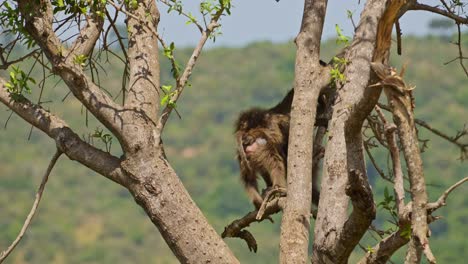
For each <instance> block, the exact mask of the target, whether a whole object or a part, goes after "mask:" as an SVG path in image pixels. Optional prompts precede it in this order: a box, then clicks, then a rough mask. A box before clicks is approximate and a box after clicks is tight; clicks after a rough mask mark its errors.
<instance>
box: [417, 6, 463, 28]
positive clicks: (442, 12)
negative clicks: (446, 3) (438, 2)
mask: <svg viewBox="0 0 468 264" xmlns="http://www.w3.org/2000/svg"><path fill="white" fill-rule="evenodd" d="M408 10H423V11H429V12H432V13H435V14H439V15H442V16H445V17H448V18H450V19H453V20H455V21H456V22H457V23H461V24H468V18H465V17H461V16H457V15H456V14H454V13H453V12H452V11H445V10H441V9H439V8H437V7H435V6H429V5H425V4H420V3H418V2H415V3H414V4H412V5H411V6H410V7H409V8H408Z"/></svg>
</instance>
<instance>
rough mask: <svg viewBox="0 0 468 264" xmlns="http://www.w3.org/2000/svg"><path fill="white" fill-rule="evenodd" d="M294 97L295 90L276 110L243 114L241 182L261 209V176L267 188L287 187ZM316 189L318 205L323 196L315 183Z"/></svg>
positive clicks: (240, 125) (239, 147)
mask: <svg viewBox="0 0 468 264" xmlns="http://www.w3.org/2000/svg"><path fill="white" fill-rule="evenodd" d="M293 96H294V90H293V89H291V91H289V93H288V94H287V95H286V97H285V98H284V99H283V100H282V101H281V102H280V103H279V104H278V105H276V106H275V107H273V108H270V109H260V108H252V109H250V110H248V111H245V112H242V113H241V114H240V116H239V119H238V120H237V122H236V132H235V136H236V139H237V159H238V161H239V166H240V173H241V180H242V182H243V183H244V185H245V188H246V191H247V194H248V196H249V198H250V200H251V201H252V202H253V204H254V205H255V207H256V208H257V209H258V208H259V207H260V206H261V204H262V202H263V198H262V196H261V195H260V193H259V191H258V184H257V174H259V175H261V176H262V178H263V180H264V181H265V184H266V187H267V188H271V187H273V188H274V187H282V188H286V186H287V184H286V169H287V168H286V161H287V155H288V139H289V119H290V112H291V104H292V99H293ZM322 108H323V107H322ZM317 111H319V109H317ZM317 114H319V113H317ZM313 187H314V190H313V192H312V201H313V203H314V204H315V205H317V204H318V200H319V194H320V193H319V188H318V186H317V181H316V180H315V179H314V184H313Z"/></svg>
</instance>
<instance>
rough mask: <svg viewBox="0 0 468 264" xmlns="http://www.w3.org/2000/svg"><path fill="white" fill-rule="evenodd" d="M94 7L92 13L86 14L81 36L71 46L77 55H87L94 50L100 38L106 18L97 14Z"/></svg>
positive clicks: (71, 50)
mask: <svg viewBox="0 0 468 264" xmlns="http://www.w3.org/2000/svg"><path fill="white" fill-rule="evenodd" d="M96 11H97V10H95V8H94V7H92V8H91V9H90V14H87V15H85V17H86V25H85V26H84V28H82V29H81V30H80V34H79V36H78V37H77V38H76V40H75V41H74V42H73V44H72V45H71V48H70V52H71V53H73V54H74V55H75V56H76V55H85V56H89V54H90V53H91V52H92V51H93V49H94V46H95V45H96V41H97V40H98V39H99V35H100V34H101V30H102V27H103V25H104V19H103V18H102V17H101V16H99V15H98V14H96Z"/></svg>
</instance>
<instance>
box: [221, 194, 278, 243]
mask: <svg viewBox="0 0 468 264" xmlns="http://www.w3.org/2000/svg"><path fill="white" fill-rule="evenodd" d="M285 200H286V199H285V198H284V197H280V198H277V199H273V200H271V201H269V202H267V203H266V205H265V210H264V213H263V214H262V217H261V219H257V215H258V214H259V211H258V210H255V211H252V212H250V213H248V214H246V215H245V216H244V217H242V218H241V219H237V220H234V221H233V222H232V223H231V224H229V225H227V226H226V227H225V228H224V231H223V233H222V234H221V237H222V238H226V237H239V238H241V239H244V240H245V242H246V243H247V246H248V247H249V250H250V251H254V252H257V242H256V241H255V238H254V236H253V235H252V234H251V233H250V232H249V231H247V230H245V229H244V228H246V227H248V226H249V225H250V224H251V223H253V222H261V221H263V220H265V219H269V216H270V215H273V214H276V213H278V212H279V211H281V208H282V207H283V206H284V202H285Z"/></svg>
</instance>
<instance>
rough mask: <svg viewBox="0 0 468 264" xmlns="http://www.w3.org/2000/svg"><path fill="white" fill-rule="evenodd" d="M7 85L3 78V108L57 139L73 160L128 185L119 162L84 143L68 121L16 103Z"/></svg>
mask: <svg viewBox="0 0 468 264" xmlns="http://www.w3.org/2000/svg"><path fill="white" fill-rule="evenodd" d="M5 83H6V82H5V81H4V80H3V79H2V78H0V101H1V102H2V103H3V104H5V105H6V106H7V107H8V108H10V109H11V110H12V111H14V112H15V113H16V114H18V115H19V116H21V118H23V119H24V120H25V121H27V122H28V123H30V124H31V125H33V126H34V127H36V128H38V129H40V130H42V131H43V132H44V133H46V134H47V135H48V136H49V137H51V138H52V139H54V140H55V142H56V144H57V147H58V148H59V149H60V150H61V151H62V152H63V153H65V154H66V155H67V156H68V157H69V158H70V159H71V160H76V161H78V162H80V163H81V164H83V165H85V166H86V167H88V168H90V169H92V170H93V171H96V172H97V173H99V174H101V175H103V176H105V177H107V178H108V179H110V180H112V181H115V182H117V183H119V184H121V185H125V184H126V177H125V175H124V174H123V172H122V171H121V169H120V160H119V159H118V158H116V157H114V156H112V155H110V154H109V153H107V152H104V151H102V150H99V149H97V148H95V147H93V146H91V145H89V144H88V143H86V142H84V141H83V140H81V139H80V137H79V136H78V135H77V134H76V133H74V132H73V131H72V130H71V128H70V127H69V126H68V125H67V124H66V123H65V122H64V121H62V120H61V119H60V118H58V117H57V116H55V115H53V114H51V113H49V112H47V111H46V110H44V109H43V108H42V107H40V106H38V105H34V104H33V103H31V102H30V101H29V100H27V99H26V98H21V100H17V101H14V100H13V99H12V98H11V97H10V94H9V93H8V92H7V91H6V89H5Z"/></svg>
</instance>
